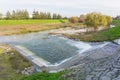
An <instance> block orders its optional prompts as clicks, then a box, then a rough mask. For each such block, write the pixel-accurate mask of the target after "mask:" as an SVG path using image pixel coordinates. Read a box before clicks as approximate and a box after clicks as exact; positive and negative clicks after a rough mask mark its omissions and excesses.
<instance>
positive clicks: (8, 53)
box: [0, 45, 35, 80]
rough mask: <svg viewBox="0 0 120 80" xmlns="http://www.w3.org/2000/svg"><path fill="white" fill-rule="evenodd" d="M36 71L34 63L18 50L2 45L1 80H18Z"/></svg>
mask: <svg viewBox="0 0 120 80" xmlns="http://www.w3.org/2000/svg"><path fill="white" fill-rule="evenodd" d="M28 68H29V70H28ZM27 71H29V73H28V72H27ZM34 71H35V70H34V68H33V67H32V63H31V62H29V61H28V60H27V59H25V58H24V57H23V56H21V55H20V54H19V53H18V52H17V51H16V50H14V49H13V48H11V47H10V46H9V45H0V80H18V79H19V78H20V77H22V76H24V75H28V74H33V73H34Z"/></svg>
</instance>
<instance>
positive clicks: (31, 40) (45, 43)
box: [0, 32, 89, 64]
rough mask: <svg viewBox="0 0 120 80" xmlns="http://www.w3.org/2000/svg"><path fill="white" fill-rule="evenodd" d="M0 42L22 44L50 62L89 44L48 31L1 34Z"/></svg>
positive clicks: (60, 59)
mask: <svg viewBox="0 0 120 80" xmlns="http://www.w3.org/2000/svg"><path fill="white" fill-rule="evenodd" d="M0 43H5V44H12V45H20V46H23V47H25V48H27V49H28V50H30V51H31V52H33V53H35V55H37V56H39V57H40V58H43V59H44V60H46V61H48V62H50V63H51V64H55V63H60V62H61V61H63V60H65V59H67V58H70V57H72V56H74V55H76V54H78V53H80V51H83V49H85V48H86V47H87V46H89V45H87V46H86V44H85V43H79V42H75V41H72V40H70V39H66V38H62V37H59V36H51V35H48V32H39V33H30V34H22V35H13V36H1V37H0ZM82 45H83V47H82Z"/></svg>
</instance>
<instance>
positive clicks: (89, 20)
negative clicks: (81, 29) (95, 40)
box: [85, 13, 112, 31]
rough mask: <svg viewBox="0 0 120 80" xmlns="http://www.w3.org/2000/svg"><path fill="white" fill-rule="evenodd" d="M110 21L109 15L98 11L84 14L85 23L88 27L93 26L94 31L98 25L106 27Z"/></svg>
mask: <svg viewBox="0 0 120 80" xmlns="http://www.w3.org/2000/svg"><path fill="white" fill-rule="evenodd" d="M111 22H112V18H111V17H110V16H106V15H102V14H100V13H89V14H87V15H86V19H85V24H86V25H87V26H88V27H94V31H96V30H97V29H98V27H99V26H103V27H107V26H108V25H109V24H110V23H111Z"/></svg>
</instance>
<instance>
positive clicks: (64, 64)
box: [11, 42, 112, 72]
mask: <svg viewBox="0 0 120 80" xmlns="http://www.w3.org/2000/svg"><path fill="white" fill-rule="evenodd" d="M109 44H112V43H110V42H106V43H103V44H100V45H98V46H92V47H91V48H90V49H89V50H86V51H84V52H82V54H81V53H80V54H77V55H75V56H72V57H70V58H68V59H66V60H63V61H61V62H60V63H59V64H51V63H50V62H48V61H46V60H44V59H42V58H40V57H38V56H37V55H36V54H35V53H33V52H31V51H29V50H28V49H27V48H25V47H23V46H20V45H11V46H12V47H13V48H14V49H16V50H17V51H18V52H19V53H20V54H21V55H23V56H24V57H25V58H27V59H28V60H30V61H31V62H32V63H33V64H34V65H36V66H37V68H38V70H37V71H39V69H40V70H46V71H49V72H58V71H61V70H64V69H66V68H69V67H71V66H74V65H77V64H81V61H83V59H84V58H85V57H86V56H89V55H91V54H92V53H94V52H93V51H96V50H98V49H101V51H102V49H104V48H106V47H107V45H109ZM90 52H91V53H90ZM100 54H101V55H103V54H102V52H100ZM108 55H110V54H108ZM102 57H104V55H103V56H102Z"/></svg>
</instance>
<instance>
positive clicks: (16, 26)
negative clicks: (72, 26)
mask: <svg viewBox="0 0 120 80" xmlns="http://www.w3.org/2000/svg"><path fill="white" fill-rule="evenodd" d="M67 22H68V20H0V36H4V35H13V34H25V33H31V32H39V31H45V30H51V29H58V28H62V27H64V25H65V24H66V23H67Z"/></svg>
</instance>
